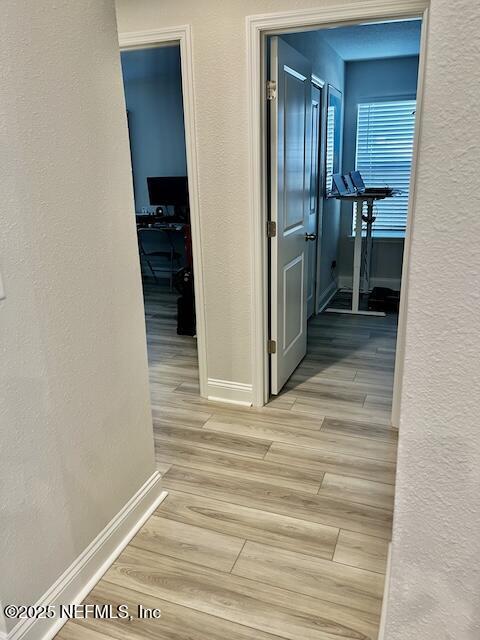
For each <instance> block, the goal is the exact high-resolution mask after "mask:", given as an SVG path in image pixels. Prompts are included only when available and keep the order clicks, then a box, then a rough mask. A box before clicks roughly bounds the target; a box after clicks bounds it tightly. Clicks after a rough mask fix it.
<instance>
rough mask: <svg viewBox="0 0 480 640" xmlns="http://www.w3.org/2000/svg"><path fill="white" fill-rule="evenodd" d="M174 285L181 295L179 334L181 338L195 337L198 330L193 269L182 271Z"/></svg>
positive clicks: (178, 319) (175, 279)
mask: <svg viewBox="0 0 480 640" xmlns="http://www.w3.org/2000/svg"><path fill="white" fill-rule="evenodd" d="M173 284H174V286H175V289H176V290H177V291H178V292H179V293H180V294H181V295H180V297H179V298H178V300H177V334H178V335H180V336H194V335H196V333H197V330H196V319H195V291H194V286H193V271H192V269H190V268H189V267H185V268H183V269H180V271H178V272H177V273H176V274H175V276H174V281H173Z"/></svg>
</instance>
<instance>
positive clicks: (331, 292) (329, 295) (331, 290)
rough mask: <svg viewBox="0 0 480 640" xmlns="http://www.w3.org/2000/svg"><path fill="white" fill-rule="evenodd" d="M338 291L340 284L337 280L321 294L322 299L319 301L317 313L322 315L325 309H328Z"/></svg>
mask: <svg viewBox="0 0 480 640" xmlns="http://www.w3.org/2000/svg"><path fill="white" fill-rule="evenodd" d="M337 291H338V284H337V282H336V281H335V280H333V281H332V283H331V284H329V285H328V287H327V288H326V289H325V291H323V292H322V293H321V294H320V298H319V300H318V307H317V311H316V313H317V314H318V313H322V311H323V310H324V309H326V308H327V307H328V305H329V304H330V302H331V301H332V299H333V298H334V296H335V294H336V293H337Z"/></svg>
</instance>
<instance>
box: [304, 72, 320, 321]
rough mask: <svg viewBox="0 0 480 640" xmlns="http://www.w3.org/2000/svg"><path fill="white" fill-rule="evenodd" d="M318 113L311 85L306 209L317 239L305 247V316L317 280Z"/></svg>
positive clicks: (317, 99) (315, 92) (317, 93)
mask: <svg viewBox="0 0 480 640" xmlns="http://www.w3.org/2000/svg"><path fill="white" fill-rule="evenodd" d="M320 114H321V92H320V89H319V88H318V87H317V86H315V85H312V112H311V118H312V124H311V136H310V200H309V211H308V233H310V234H316V235H317V240H316V241H314V242H309V243H308V248H307V318H310V316H311V315H312V314H313V312H314V311H315V294H316V282H317V254H318V250H317V243H318V177H319V164H320V149H319V144H320ZM307 170H308V166H307Z"/></svg>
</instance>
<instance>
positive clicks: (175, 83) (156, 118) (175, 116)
mask: <svg viewBox="0 0 480 640" xmlns="http://www.w3.org/2000/svg"><path fill="white" fill-rule="evenodd" d="M121 59H122V71H123V83H124V88H125V100H126V103H127V109H128V121H129V128H130V146H131V153H132V166H133V176H134V186H135V208H136V211H137V212H141V211H142V208H143V207H147V208H148V209H149V210H152V209H153V207H151V206H150V202H149V199H148V190H147V177H148V176H185V175H187V167H186V157H185V130H184V125H183V101H182V80H181V69H180V48H179V47H178V46H172V47H160V48H156V49H142V50H139V51H123V52H122V54H121Z"/></svg>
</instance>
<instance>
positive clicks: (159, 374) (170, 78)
mask: <svg viewBox="0 0 480 640" xmlns="http://www.w3.org/2000/svg"><path fill="white" fill-rule="evenodd" d="M120 47H121V66H122V74H123V82H124V92H125V101H126V109H127V120H128V129H129V138H130V152H131V162H132V177H133V186H134V198H135V214H136V228H137V238H138V248H139V261H140V267H141V274H142V285H143V292H144V304H145V321H146V331H147V351H148V360H149V371H150V391H151V404H152V413H153V418H154V430H155V425H156V422H155V421H158V420H165V419H167V420H168V419H170V418H172V417H173V416H169V415H167V413H168V411H170V412H173V413H175V411H177V408H176V407H177V406H181V404H182V392H185V391H188V393H189V394H191V395H192V397H194V396H195V394H197V395H198V394H200V395H203V396H205V395H206V379H207V376H206V350H205V319H204V297H203V271H202V259H201V249H200V223H199V206H198V180H197V158H196V145H195V135H194V118H193V103H194V100H193V81H192V72H191V64H192V61H191V42H190V32H189V29H188V28H179V29H177V30H174V29H167V30H165V31H161V30H160V31H158V32H149V33H148V34H142V33H139V34H135V33H133V34H123V35H121V36H120Z"/></svg>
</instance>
